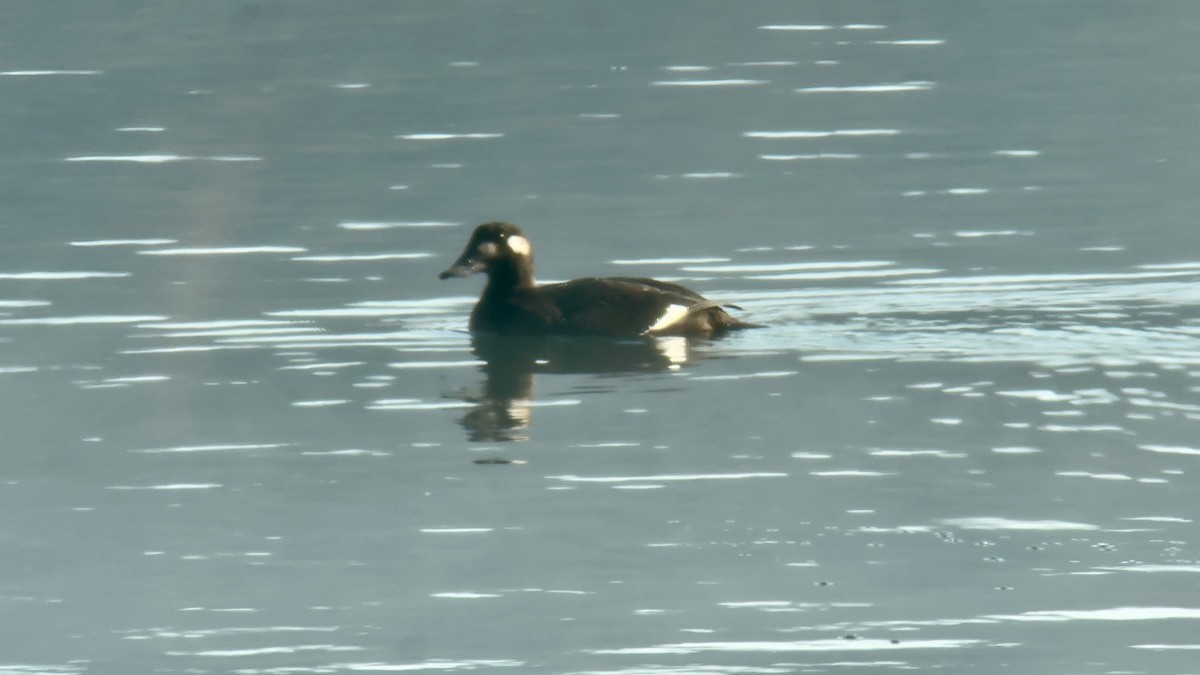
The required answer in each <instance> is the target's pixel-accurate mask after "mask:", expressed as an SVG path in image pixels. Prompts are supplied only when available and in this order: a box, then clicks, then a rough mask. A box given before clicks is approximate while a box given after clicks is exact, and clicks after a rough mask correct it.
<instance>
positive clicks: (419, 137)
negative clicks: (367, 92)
mask: <svg viewBox="0 0 1200 675" xmlns="http://www.w3.org/2000/svg"><path fill="white" fill-rule="evenodd" d="M503 137H504V134H499V133H479V132H473V133H466V134H444V133H418V134H402V135H398V136H396V138H403V139H404V140H407V141H447V140H454V139H471V140H484V139H491V138H503Z"/></svg>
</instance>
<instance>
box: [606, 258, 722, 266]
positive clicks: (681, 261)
mask: <svg viewBox="0 0 1200 675" xmlns="http://www.w3.org/2000/svg"><path fill="white" fill-rule="evenodd" d="M608 262H609V264H612V265H687V264H693V263H721V262H729V258H620V259H617V260H609V261H608Z"/></svg>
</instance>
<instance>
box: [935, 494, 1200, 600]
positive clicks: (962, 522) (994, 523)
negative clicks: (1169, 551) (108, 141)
mask: <svg viewBox="0 0 1200 675" xmlns="http://www.w3.org/2000/svg"><path fill="white" fill-rule="evenodd" d="M942 522H943V523H945V524H946V525H954V526H956V527H961V528H962V529H964V530H1037V531H1042V532H1055V531H1060V530H1099V529H1100V527H1099V526H1097V525H1091V524H1089V523H1072V522H1068V521H1065V520H1013V519H1011V518H997V517H994V516H983V517H978V518H948V519H946V520H943V521H942ZM1197 611H1200V610H1197Z"/></svg>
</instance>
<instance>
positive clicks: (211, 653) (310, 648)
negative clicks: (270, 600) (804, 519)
mask: <svg viewBox="0 0 1200 675" xmlns="http://www.w3.org/2000/svg"><path fill="white" fill-rule="evenodd" d="M365 649H366V648H365V647H359V646H357V645H284V646H280V647H254V648H251V649H204V650H201V651H196V652H184V651H169V652H167V655H168V656H206V657H224V658H236V657H240V656H263V655H268V654H299V653H301V652H361V651H364V650H365Z"/></svg>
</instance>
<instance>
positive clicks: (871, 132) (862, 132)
mask: <svg viewBox="0 0 1200 675" xmlns="http://www.w3.org/2000/svg"><path fill="white" fill-rule="evenodd" d="M899 133H900V130H899V129H833V130H830V131H818V130H793V131H746V132H743V133H742V135H743V136H745V137H746V138H774V139H786V138H830V137H839V136H846V137H857V136H896V135H898V134H899Z"/></svg>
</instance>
